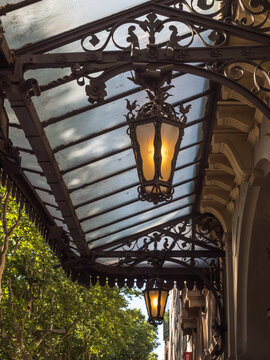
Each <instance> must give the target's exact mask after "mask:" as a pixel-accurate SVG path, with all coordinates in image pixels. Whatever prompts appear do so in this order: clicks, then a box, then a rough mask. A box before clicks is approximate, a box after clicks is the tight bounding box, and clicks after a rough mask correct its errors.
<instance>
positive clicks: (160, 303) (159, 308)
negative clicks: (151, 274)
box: [144, 279, 169, 326]
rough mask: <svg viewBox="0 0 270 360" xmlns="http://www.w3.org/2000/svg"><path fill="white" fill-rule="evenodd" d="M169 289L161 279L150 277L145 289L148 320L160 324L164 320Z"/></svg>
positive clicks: (153, 323)
mask: <svg viewBox="0 0 270 360" xmlns="http://www.w3.org/2000/svg"><path fill="white" fill-rule="evenodd" d="M168 294H169V289H168V287H167V285H166V284H165V283H164V281H163V280H161V279H150V280H149V281H148V282H147V285H146V289H145V290H144V299H145V303H146V308H147V312H148V322H149V323H150V324H152V325H155V326H156V325H159V324H161V323H162V322H163V317H164V312H165V307H166V303H167V298H168Z"/></svg>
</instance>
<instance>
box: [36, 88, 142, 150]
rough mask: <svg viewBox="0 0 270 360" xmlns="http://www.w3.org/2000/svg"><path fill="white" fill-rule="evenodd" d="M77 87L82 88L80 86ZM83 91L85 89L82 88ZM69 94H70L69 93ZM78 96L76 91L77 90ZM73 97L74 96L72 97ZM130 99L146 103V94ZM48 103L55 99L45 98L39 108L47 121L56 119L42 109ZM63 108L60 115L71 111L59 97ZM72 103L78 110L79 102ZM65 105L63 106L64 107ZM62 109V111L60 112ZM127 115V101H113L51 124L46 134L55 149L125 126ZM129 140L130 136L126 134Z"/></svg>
mask: <svg viewBox="0 0 270 360" xmlns="http://www.w3.org/2000/svg"><path fill="white" fill-rule="evenodd" d="M76 86H77V87H78V88H80V86H79V85H77V83H76ZM80 89H83V88H80ZM68 94H69V92H68ZM75 94H76V89H75ZM70 96H72V94H71V95H70ZM83 98H84V101H86V100H87V97H86V95H85V92H83ZM128 99H129V100H130V101H135V100H138V99H142V103H143V101H145V94H144V92H142V91H141V92H140V93H136V94H134V95H132V96H128ZM47 101H53V97H52V96H51V97H50V98H45V99H44V101H43V102H42V103H40V104H39V105H38V107H39V114H40V115H41V116H43V120H47V119H49V118H50V116H52V117H54V114H53V111H51V109H50V108H49V109H48V111H47V110H46V111H44V109H43V108H41V106H42V104H43V103H44V106H46V107H48V106H49V105H50V103H49V104H47ZM58 101H60V102H59V104H61V106H60V107H59V108H58V110H56V111H58V113H61V114H63V112H64V110H67V111H69V110H70V109H71V107H70V109H69V108H68V106H69V105H68V104H67V106H66V103H65V101H64V103H62V102H61V99H59V98H58V97H57V101H56V102H58ZM71 102H72V109H71V110H73V109H74V108H75V109H78V108H79V107H80V106H78V105H80V104H79V103H78V102H77V103H74V102H73V99H71ZM62 104H63V106H62ZM85 104H86V107H85V110H87V109H89V107H90V108H91V105H90V104H89V102H87V101H86V102H85ZM55 107H56V105H55V104H53V105H52V109H54V108H55ZM59 109H60V111H59ZM126 113H127V109H126V101H125V100H124V99H119V100H117V101H113V102H111V103H109V104H104V105H102V106H98V107H96V108H93V109H91V110H90V111H87V112H84V113H81V114H78V115H75V116H72V117H68V118H66V119H64V120H62V121H58V122H56V123H55V124H51V125H50V126H48V127H46V129H45V130H46V134H47V136H48V138H49V140H50V142H51V145H52V147H53V148H55V147H56V146H59V145H62V144H68V143H69V142H71V141H76V140H79V139H82V138H85V137H86V136H87V135H90V134H95V133H98V132H100V131H103V130H105V131H107V129H110V128H111V127H113V126H116V125H119V124H123V126H124V125H125V123H126V120H125V116H124V115H125V114H126ZM70 115H72V113H69V114H68V116H70ZM125 136H126V137H127V138H129V137H128V135H126V134H125Z"/></svg>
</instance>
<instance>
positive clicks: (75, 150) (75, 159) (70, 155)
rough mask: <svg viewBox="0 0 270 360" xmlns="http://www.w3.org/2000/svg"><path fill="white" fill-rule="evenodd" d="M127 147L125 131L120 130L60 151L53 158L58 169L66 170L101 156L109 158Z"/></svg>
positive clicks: (128, 143)
mask: <svg viewBox="0 0 270 360" xmlns="http://www.w3.org/2000/svg"><path fill="white" fill-rule="evenodd" d="M128 146H130V147H131V144H130V138H129V136H127V134H126V129H125V128H121V129H118V130H115V131H111V132H110V133H107V134H104V135H102V136H98V137H96V138H94V139H91V140H89V141H84V142H83V143H81V144H78V145H76V146H72V147H70V148H67V149H65V150H63V151H60V152H58V153H56V154H55V157H56V160H57V162H58V164H59V167H60V169H61V170H66V169H69V168H72V167H73V166H77V165H79V164H84V163H86V162H91V161H94V160H95V159H96V158H97V157H101V156H103V155H108V156H109V155H110V153H111V152H112V151H116V150H121V149H124V148H126V147H128ZM120 156H121V155H120Z"/></svg>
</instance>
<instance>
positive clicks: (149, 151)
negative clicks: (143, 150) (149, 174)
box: [148, 144, 155, 166]
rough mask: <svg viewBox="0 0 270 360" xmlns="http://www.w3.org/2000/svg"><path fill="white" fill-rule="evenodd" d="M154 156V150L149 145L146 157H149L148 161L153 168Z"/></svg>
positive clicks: (152, 146)
mask: <svg viewBox="0 0 270 360" xmlns="http://www.w3.org/2000/svg"><path fill="white" fill-rule="evenodd" d="M154 154H155V148H154V145H153V144H151V146H149V148H148V156H149V161H150V162H151V163H152V165H153V166H155V164H154Z"/></svg>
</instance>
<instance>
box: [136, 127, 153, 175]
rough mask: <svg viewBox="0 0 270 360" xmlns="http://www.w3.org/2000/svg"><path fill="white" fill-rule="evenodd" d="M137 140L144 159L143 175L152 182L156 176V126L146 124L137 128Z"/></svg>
mask: <svg viewBox="0 0 270 360" xmlns="http://www.w3.org/2000/svg"><path fill="white" fill-rule="evenodd" d="M136 135H137V140H138V143H139V146H140V154H141V157H142V168H143V175H144V177H145V179H146V180H152V179H153V177H154V175H155V163H154V152H155V149H154V137H155V126H154V124H145V125H140V126H137V127H136Z"/></svg>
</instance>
